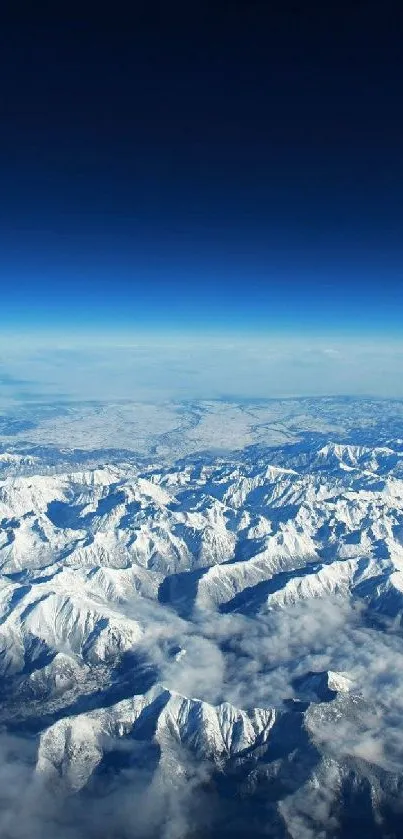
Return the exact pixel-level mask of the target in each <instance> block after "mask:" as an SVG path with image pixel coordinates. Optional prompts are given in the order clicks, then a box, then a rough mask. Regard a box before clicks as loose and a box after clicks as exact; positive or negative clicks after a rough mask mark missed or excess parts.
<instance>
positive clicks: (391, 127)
mask: <svg viewBox="0 0 403 839" xmlns="http://www.w3.org/2000/svg"><path fill="white" fill-rule="evenodd" d="M62 5H63V4H62ZM124 5H125V6H126V9H125V10H124V11H123V12H122V11H121V10H120V8H119V3H117V4H113V6H110V7H109V10H108V13H107V14H105V15H104V16H103V15H102V13H101V12H98V13H97V14H96V15H94V16H89V15H85V13H84V16H83V13H82V12H81V13H80V12H79V10H78V9H76V10H74V9H73V7H72V6H70V7H69V9H68V13H67V11H66V13H64V12H63V9H62V6H60V5H59V4H55V10H54V11H49V10H48V11H47V12H46V14H45V13H42V12H41V10H40V9H38V8H35V9H34V10H33V11H32V13H29V12H27V13H26V14H25V16H23V17H21V15H18V14H17V12H18V9H17V8H16V13H15V18H14V17H13V12H12V11H9V12H5V13H4V15H3V21H2V26H1V36H0V40H1V43H0V63H1V73H2V89H3V96H2V101H1V112H2V113H1V133H0V152H1V157H0V179H1V193H0V223H1V227H0V247H1V265H0V270H1V293H2V306H3V307H4V311H5V312H6V316H7V318H8V322H9V324H10V326H11V327H12V328H14V327H16V328H21V327H24V328H25V327H26V326H27V325H30V326H33V327H36V326H41V325H44V324H46V323H50V324H51V325H52V326H56V327H58V326H62V325H67V326H71V325H73V326H75V327H76V326H79V327H81V326H82V327H83V328H87V327H88V326H91V327H92V328H94V329H97V328H98V327H101V328H105V327H110V328H111V329H113V330H116V329H119V328H120V327H123V326H124V327H125V328H126V327H129V328H130V327H131V326H132V325H133V326H135V327H136V328H138V327H139V326H141V327H142V328H143V329H148V328H153V327H157V328H158V329H159V330H162V329H163V330H170V329H172V328H174V329H185V330H187V331H189V330H190V331H191V330H193V329H198V330H201V331H204V330H209V329H213V330H222V329H229V330H231V331H237V330H238V329H242V330H243V331H246V332H248V331H252V330H254V329H258V330H259V331H263V332H265V331H271V330H275V331H280V332H281V331H282V330H285V329H287V330H293V331H295V330H299V331H305V332H306V331H308V332H310V331H316V332H326V331H332V332H344V331H349V332H354V331H358V332H361V331H364V332H369V333H376V332H381V333H385V332H386V333H388V332H394V333H396V332H398V330H399V326H400V320H401V314H402V312H401V304H402V290H401V287H402V255H403V244H402V222H403V209H402V187H403V157H402V140H403V137H402V133H403V132H402V116H401V103H402V81H403V60H402V50H401V44H402V37H403V12H402V10H401V9H400V10H399V9H397V4H390V5H388V3H384V4H382V5H381V4H380V3H378V2H376V3H371V2H365V3H361V2H357V3H354V2H349V3H346V4H344V3H340V2H339V3H337V4H336V3H332V2H329V3H319V2H318V3H309V2H308V3H302V2H301V3H298V2H294V3H289V2H284V3H278V4H276V3H273V4H272V3H268V2H254V0H248V2H219V0H217V2H206V1H205V0H204V2H203V0H199V2H198V1H197V0H194V2H192V3H186V4H185V3H175V2H173V3H172V4H167V3H155V2H147V3H141V2H136V3H134V4H133V6H132V9H131V12H130V14H129V12H128V7H129V4H124ZM66 8H67V7H66ZM30 15H31V16H30ZM18 17H19V19H18Z"/></svg>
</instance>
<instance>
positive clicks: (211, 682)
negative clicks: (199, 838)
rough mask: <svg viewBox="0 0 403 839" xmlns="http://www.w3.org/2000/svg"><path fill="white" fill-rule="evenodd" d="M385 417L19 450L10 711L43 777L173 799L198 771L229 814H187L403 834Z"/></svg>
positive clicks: (5, 641)
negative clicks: (256, 434) (164, 454)
mask: <svg viewBox="0 0 403 839" xmlns="http://www.w3.org/2000/svg"><path fill="white" fill-rule="evenodd" d="M372 435H373V429H371V433H369V434H368V440H367V442H366V443H365V439H364V438H365V434H364V432H362V431H361V432H360V434H359V435H356V436H358V437H359V441H358V442H353V439H354V435H350V438H351V437H352V438H353V439H350V440H345V439H343V440H342V441H340V440H337V439H331V438H330V437H329V438H328V439H327V440H326V441H324V440H323V435H322V434H321V435H319V436H318V437H317V438H312V436H308V438H307V439H305V440H302V441H297V442H296V441H291V442H289V443H287V444H285V445H281V446H278V445H276V446H273V447H267V446H262V445H261V444H259V445H257V444H254V445H252V446H250V447H246V448H243V449H240V450H238V451H235V452H229V453H226V454H224V453H220V454H217V453H213V452H208V451H205V450H204V451H200V452H199V454H198V455H197V456H195V455H192V456H187V457H184V458H181V459H178V460H176V461H175V460H172V459H171V460H170V461H169V462H167V461H164V460H161V461H159V460H158V458H156V457H155V456H154V455H153V457H152V458H151V457H150V458H149V460H148V461H147V462H145V461H144V460H143V461H142V460H140V459H139V458H136V457H134V456H132V455H128V453H127V452H126V453H125V454H123V453H121V456H120V458H119V457H118V456H117V453H116V452H115V455H114V457H113V458H110V460H109V462H108V460H107V459H104V460H103V462H102V463H101V462H99V457H98V456H97V455H96V452H95V450H94V453H93V462H92V463H88V462H87V461H88V458H87V455H86V457H85V458H83V457H81V461H82V462H81V463H80V456H78V455H76V456H75V457H74V456H73V453H72V452H70V453H69V452H68V450H66V451H65V452H63V453H62V454H61V455H60V458H59V462H57V458H56V457H55V459H54V462H52V466H51V468H50V466H49V459H48V458H47V457H46V456H44V455H43V453H41V451H38V449H37V448H36V447H35V446H32V450H31V451H28V450H26V451H24V453H21V452H18V451H16V449H18V446H16V447H14V448H13V446H10V447H9V448H10V450H9V451H4V452H3V454H2V455H1V458H2V460H1V465H2V469H3V476H4V477H3V478H2V480H1V481H0V567H1V576H0V671H1V676H2V678H1V698H2V704H1V709H0V721H1V723H2V726H3V728H4V731H7V732H9V733H10V732H11V733H13V734H17V735H18V736H21V734H22V733H25V735H26V736H27V737H29V739H30V742H33V743H34V744H35V758H34V763H35V772H34V782H35V784H36V785H38V784H40V785H41V789H46V790H48V791H49V790H50V789H51V788H54V789H55V790H56V789H57V795H58V796H61V798H62V800H63V801H65V800H66V799H65V796H66V795H67V796H71V795H73V797H75V800H77V801H80V802H81V801H83V802H85V801H87V797H89V798H88V800H91V801H94V800H98V796H99V794H100V790H102V795H103V796H107V797H108V796H112V800H115V798H114V796H115V797H116V795H117V793H116V789H117V787H116V784H118V788H119V789H120V785H121V788H122V790H124V796H125V806H126V804H127V798H126V797H127V796H128V795H129V792H130V788H131V786H130V785H131V784H133V785H134V787H133V789H135V791H136V795H137V793H138V790H139V788H141V791H142V792H141V795H142V796H144V795H147V796H148V799H147V800H154V799H153V795H156V796H157V792H156V790H158V796H159V797H158V796H157V798H158V800H159V801H160V805H159V806H161V798H160V797H161V795H162V797H163V799H164V800H165V798H166V797H168V799H169V796H170V793H169V790H170V789H173V790H176V793H175V796H177V798H178V800H180V801H182V798H183V789H184V785H185V786H186V784H189V783H191V785H192V790H193V793H194V797H195V800H197V801H200V800H201V798H200V796H201V797H202V798H203V800H204V798H206V800H207V801H208V802H210V804H211V807H213V803H214V807H213V809H214V818H213V816H212V821H211V822H209V820H208V819H207V821H203V818H204V817H203V818H202V816H201V815H200V814H199V815H198V816H197V819H196V817H195V819H196V821H195V823H194V824H193V823H192V820H190V823H189V818H188V816H189V802H187V803H186V805H185V804H184V805H183V806H184V807H185V808H186V812H187V818H186V819H185V822H184V823H183V824H182V823H181V822H180V819H179V820H176V821H175V827H174V828H173V833H172V835H173V836H174V835H178V836H187V835H189V836H190V835H192V836H193V835H214V836H216V835H217V836H218V835H232V834H231V831H233V832H234V835H246V834H247V833H248V830H249V831H250V832H251V833H252V835H253V834H255V835H269V836H273V837H295V839H297V838H298V839H299V837H300V836H301V837H304V839H305V836H306V837H308V836H312V837H314V836H318V837H319V836H329V837H330V836H339V835H340V836H353V835H355V834H354V830H355V828H356V825H355V822H354V816H353V815H352V814H353V813H355V817H357V818H360V819H361V824H362V825H363V826H364V827H363V829H364V828H365V830H366V831H367V833H366V834H365V835H368V836H374V837H375V836H385V837H386V836H395V835H398V833H397V832H396V831H397V830H398V828H397V827H396V825H397V824H400V821H399V819H400V816H399V813H400V796H401V790H402V785H403V743H402V747H401V744H400V734H399V736H396V732H399V728H398V726H397V722H396V720H397V718H398V714H399V712H400V710H401V707H400V700H399V696H400V695H401V694H400V687H399V685H400V683H399V667H400V664H401V663H402V662H403V656H402V659H401V658H400V656H401V652H400V644H401V641H400V637H401V636H400V632H401V626H402V620H403V450H402V447H401V445H400V443H399V440H398V439H397V440H396V443H394V440H393V439H392V438H389V439H388V440H387V445H386V442H385V440H384V439H383V438H382V444H380V445H373V440H372ZM28 448H29V447H28V446H26V449H28ZM69 459H70V460H71V466H69ZM360 651H361V652H360ZM393 731H394V735H393ZM139 773H140V775H141V783H140V782H139ZM117 779H118V781H117ZM139 783H140V785H139ZM143 787H144V789H146V790H148V792H147V793H146V792H144V790H143ZM179 788H180V790H181V791H180V792H178V790H179ZM161 790H163V793H162V792H161ZM55 794H56V793H55ZM150 796H151V799H150ZM175 796H174V797H175ZM234 796H235V798H234ZM169 800H170V801H171V799H169ZM230 800H234V801H235V800H236V802H237V803H236V805H234V808H233V810H231V808H230V807H229V801H230ZM141 801H142V805H141V806H144V807H145V806H146V805H145V803H144V801H145V799H144V798H141ZM218 802H219V803H218ZM240 802H242V806H241V803H240ZM349 802H350V803H349ZM351 802H354V807H352V806H350V805H351ZM171 803H172V802H171ZM210 804H209V806H208V807H207V810H208V809H209V807H210ZM80 806H81V805H80ZM170 806H171V805H170ZM157 809H158V808H157ZM202 809H203V808H202ZM206 812H207V811H206ZM357 813H358V816H357ZM105 819H106V821H105V835H108V836H109V835H110V836H115V835H116V836H120V835H122V836H124V835H126V834H125V833H124V832H123V828H122V830H121V828H120V827H117V826H116V824H115V823H114V822H113V820H112V821H111V817H110V814H109V816H108V817H107V816H105ZM108 819H109V820H108ZM146 822H147V819H146ZM150 824H151V823H148V827H147V823H143V822H141V825H140V821H139V822H138V823H137V828H136V829H137V833H136V832H135V831H134V827H133V831H134V832H133V833H129V834H128V835H130V836H131V835H133V836H134V835H143V834H144V835H145V836H146V835H151V833H150V832H152V830H154V832H155V835H162V834H159V833H158V830H159V829H160V828H158V826H157V823H156V824H155V825H154V827H153V828H152V830H151V827H150ZM181 824H182V826H181ZM111 825H112V826H111ZM217 825H218V826H217ZM97 829H98V830H99V826H98V828H97ZM102 829H104V828H102ZM88 830H90V828H88ZM108 831H109V832H108ZM147 831H148V834H147ZM198 831H199V833H198ZM215 831H216V832H215ZM217 831H218V832H217ZM237 831H238V833H237ZM309 831H310V832H309ZM371 831H372V832H371ZM377 831H378V832H377ZM388 831H389V832H388ZM394 831H395V832H394ZM4 835H10V836H12V835H13V834H12V832H9V834H7V833H5V834H4ZM83 835H84V834H83ZM88 835H91V834H90V833H88ZM97 835H101V833H100V832H98V834H97ZM153 835H154V834H153Z"/></svg>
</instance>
